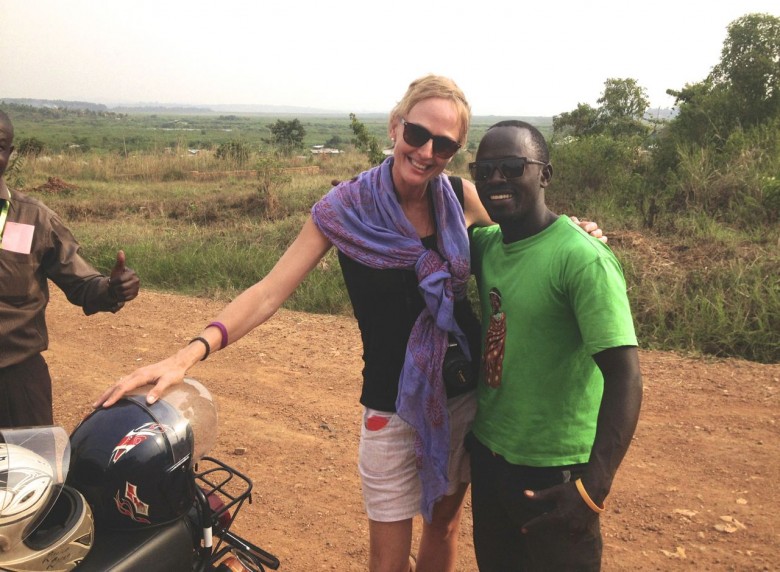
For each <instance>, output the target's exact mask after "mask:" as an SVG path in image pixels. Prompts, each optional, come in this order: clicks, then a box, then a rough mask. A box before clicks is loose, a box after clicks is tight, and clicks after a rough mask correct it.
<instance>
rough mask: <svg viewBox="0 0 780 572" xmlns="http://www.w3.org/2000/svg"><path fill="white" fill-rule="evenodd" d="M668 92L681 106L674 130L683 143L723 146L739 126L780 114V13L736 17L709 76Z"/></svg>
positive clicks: (757, 122) (763, 120) (672, 124)
mask: <svg viewBox="0 0 780 572" xmlns="http://www.w3.org/2000/svg"><path fill="white" fill-rule="evenodd" d="M666 92H667V93H668V94H669V95H672V96H674V98H675V105H676V106H677V107H678V110H679V113H678V115H677V117H676V118H675V120H674V121H672V123H671V125H670V130H671V131H672V132H673V135H674V137H675V139H676V140H679V141H681V142H684V143H695V144H697V145H708V144H715V145H716V146H718V147H722V146H723V145H724V144H725V142H726V140H728V138H729V136H730V135H731V133H732V132H734V131H735V130H737V129H750V128H752V127H756V126H758V125H762V124H766V123H768V122H770V121H773V120H774V119H776V118H778V117H780V18H776V17H774V16H770V15H768V14H748V15H746V16H743V17H742V18H739V19H737V20H735V21H734V22H732V23H731V24H729V27H728V35H727V37H726V40H725V41H724V42H723V49H722V50H721V60H720V62H719V63H718V64H716V65H715V66H714V67H713V68H712V71H711V72H710V74H709V75H708V76H707V78H706V79H704V80H703V81H701V82H698V83H694V84H686V85H685V87H683V88H682V89H681V90H672V89H668V90H666Z"/></svg>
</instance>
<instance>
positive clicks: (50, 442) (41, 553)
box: [0, 427, 94, 572]
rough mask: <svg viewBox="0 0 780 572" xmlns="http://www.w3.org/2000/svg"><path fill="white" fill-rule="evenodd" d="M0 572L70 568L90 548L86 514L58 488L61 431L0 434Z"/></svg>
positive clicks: (71, 493)
mask: <svg viewBox="0 0 780 572" xmlns="http://www.w3.org/2000/svg"><path fill="white" fill-rule="evenodd" d="M0 441H2V442H1V443H0V569H2V570H8V571H33V570H55V571H60V572H68V571H69V570H72V569H73V568H75V567H76V566H77V565H78V564H79V563H80V562H81V560H82V559H83V558H84V557H85V556H86V554H87V553H88V552H89V550H90V548H91V547H92V539H93V531H94V527H93V523H92V513H91V511H90V509H89V506H88V505H87V503H86V502H85V501H84V498H83V497H82V496H81V495H80V494H79V493H78V492H77V491H75V490H72V489H69V488H68V487H64V486H63V484H62V481H63V480H64V478H65V476H66V475H67V471H68V456H69V446H68V438H67V433H65V430H64V429H62V428H61V427H30V428H25V429H4V430H2V431H0Z"/></svg>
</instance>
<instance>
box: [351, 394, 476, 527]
mask: <svg viewBox="0 0 780 572" xmlns="http://www.w3.org/2000/svg"><path fill="white" fill-rule="evenodd" d="M447 409H448V410H449V413H450V458H449V464H448V469H447V476H448V479H449V487H448V489H447V494H448V495H451V494H454V493H455V491H456V490H457V489H458V487H459V486H460V484H461V483H468V482H470V481H471V471H470V468H469V458H468V454H467V453H466V450H465V449H464V447H463V440H464V438H465V437H466V434H467V433H468V432H469V430H470V429H471V424H472V422H473V421H474V415H475V414H476V412H477V392H476V391H471V392H469V393H466V394H464V395H459V396H457V397H453V398H452V399H450V400H448V402H447ZM414 438H415V431H414V429H412V427H411V426H410V425H409V424H407V423H406V422H405V421H404V420H402V419H401V418H400V417H398V415H396V414H395V413H389V412H385V411H377V410H375V409H370V408H368V407H366V408H365V411H364V413H363V426H362V430H361V432H360V449H359V452H358V469H359V471H360V481H361V484H362V486H363V501H364V502H365V505H366V513H367V514H368V518H370V519H371V520H374V521H377V522H397V521H399V520H406V519H409V518H413V517H414V516H415V515H417V514H420V497H421V487H420V477H419V475H418V472H417V465H416V459H415V454H414Z"/></svg>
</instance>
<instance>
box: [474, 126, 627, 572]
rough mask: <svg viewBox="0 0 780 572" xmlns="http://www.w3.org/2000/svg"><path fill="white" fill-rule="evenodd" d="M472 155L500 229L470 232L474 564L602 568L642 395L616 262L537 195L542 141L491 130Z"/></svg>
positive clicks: (544, 161) (524, 131) (522, 132)
mask: <svg viewBox="0 0 780 572" xmlns="http://www.w3.org/2000/svg"><path fill="white" fill-rule="evenodd" d="M476 159H477V160H476V161H475V162H474V163H472V164H471V165H469V168H470V170H471V175H472V178H473V179H474V182H475V183H476V187H477V191H478V193H479V197H480V200H481V201H482V203H483V204H484V205H485V208H486V209H487V212H488V214H489V215H490V217H491V219H492V220H494V221H495V222H497V223H498V226H492V227H486V228H475V229H473V230H472V231H471V240H472V268H473V271H474V273H475V274H476V276H477V283H478V286H479V294H480V299H481V301H482V315H483V341H484V344H483V375H482V381H483V382H484V383H481V384H480V387H479V408H478V412H477V417H476V419H475V421H474V426H473V430H472V431H473V432H472V434H471V435H470V436H469V438H468V442H467V445H468V447H469V449H470V451H471V471H472V507H473V513H474V546H475V550H476V554H477V563H478V565H479V569H480V571H481V572H491V571H500V572H507V571H514V570H524V571H525V570H575V569H576V570H598V569H599V568H600V564H601V547H602V541H601V533H600V528H599V516H598V513H599V512H601V511H602V510H603V506H604V499H605V498H606V496H607V494H608V493H609V490H610V487H611V485H612V480H613V478H614V476H615V472H616V471H617V469H618V466H619V465H620V462H621V461H622V459H623V456H624V455H625V453H626V451H627V449H628V446H629V444H630V442H631V438H632V436H633V434H634V430H635V428H636V423H637V420H638V417H639V409H640V405H641V401H642V381H641V374H640V370H639V359H638V353H637V347H636V346H637V341H636V335H635V333H634V326H633V319H632V316H631V310H630V307H629V303H628V298H627V296H626V285H625V280H624V278H623V273H622V270H621V267H620V263H619V262H618V261H617V259H616V258H615V256H614V255H613V253H612V251H611V250H610V249H609V248H608V247H607V246H606V245H605V244H604V243H603V242H600V241H599V240H597V239H595V238H593V237H590V236H588V234H587V233H585V232H584V231H582V230H581V229H580V228H579V227H578V226H577V225H576V224H574V223H573V222H572V221H571V220H570V219H569V217H566V216H560V217H559V216H558V215H557V214H555V213H553V212H552V211H551V210H550V209H549V208H548V207H547V205H546V203H545V196H544V190H545V188H546V187H547V186H548V185H549V183H550V180H551V178H552V174H553V168H552V165H551V164H550V162H549V151H548V148H547V143H546V141H545V139H544V137H543V136H542V134H541V133H540V132H539V130H538V129H536V128H535V127H533V126H532V125H529V124H528V123H525V122H522V121H503V122H500V123H497V124H496V125H494V126H493V127H491V128H490V129H489V130H488V132H487V133H486V134H485V136H484V138H483V139H482V141H481V142H480V145H479V149H478V151H477V157H476Z"/></svg>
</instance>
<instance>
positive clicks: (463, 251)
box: [312, 157, 471, 522]
mask: <svg viewBox="0 0 780 572" xmlns="http://www.w3.org/2000/svg"><path fill="white" fill-rule="evenodd" d="M392 167H393V158H392V157H390V158H388V159H387V160H385V162H384V163H382V164H381V165H380V166H379V167H375V168H373V169H370V170H368V171H364V172H363V173H361V174H360V175H359V176H358V177H356V178H355V179H352V180H351V181H346V182H343V183H341V184H339V185H338V186H337V187H334V188H333V189H332V190H331V191H330V192H329V193H328V194H327V195H326V196H325V197H323V199H322V200H320V201H319V202H318V203H317V204H315V205H314V207H313V208H312V218H313V220H314V223H315V224H316V225H317V227H318V228H319V229H320V231H321V232H322V233H323V234H324V235H325V236H326V237H328V239H329V240H330V241H331V242H332V243H333V244H334V245H335V246H336V248H338V249H339V250H340V251H341V252H343V253H344V254H346V255H347V256H349V257H350V258H352V259H353V260H356V261H357V262H360V263H361V264H364V265H365V266H368V267H370V268H377V269H387V268H398V269H406V270H412V269H414V270H415V271H416V273H417V280H418V282H419V288H420V292H421V294H422V297H423V300H424V301H425V308H424V309H423V311H422V312H421V313H420V316H419V317H418V318H417V321H416V322H415V324H414V327H413V328H412V332H411V335H410V336H409V343H408V344H407V346H406V357H405V359H404V366H403V369H402V370H401V378H400V381H399V384H398V397H397V399H396V403H395V406H396V411H397V413H398V415H399V417H401V419H403V420H404V421H406V422H407V423H408V424H409V425H411V426H412V427H413V428H414V429H415V430H416V432H417V437H416V439H415V454H416V456H417V469H418V471H419V473H420V481H421V483H422V500H421V507H420V510H421V512H422V515H423V517H424V518H425V519H426V520H427V521H428V522H430V521H431V517H432V515H433V505H434V504H435V503H436V501H438V500H439V499H440V498H441V497H443V496H444V494H445V493H446V491H447V485H448V481H447V463H448V459H449V450H450V429H449V414H448V411H447V396H446V394H445V391H444V382H443V381H442V373H441V372H442V363H443V362H444V353H445V352H446V350H447V346H448V332H451V333H452V335H453V336H454V338H455V339H456V340H457V341H458V343H459V344H460V346H461V348H463V350H464V352H465V353H466V356H467V357H469V358H470V357H471V356H470V355H469V349H468V344H467V343H466V339H465V336H464V335H463V332H462V331H461V330H460V328H459V327H458V325H457V323H456V322H455V316H454V306H455V299H461V298H463V297H465V295H466V283H467V281H468V278H469V272H470V270H469V262H470V261H469V241H468V235H467V233H466V223H465V219H464V217H463V209H462V208H461V206H460V203H458V199H457V197H456V196H455V192H454V191H453V190H452V186H451V185H450V181H449V179H448V178H447V177H446V176H444V175H439V176H438V177H436V178H435V179H433V180H432V181H431V183H430V192H431V196H432V199H433V205H434V209H433V210H434V216H435V219H436V229H437V234H436V241H437V248H438V250H439V252H440V253H441V256H440V255H439V254H438V253H437V252H435V251H433V250H428V249H426V248H425V247H423V245H422V242H421V241H420V238H419V237H418V236H417V231H415V229H414V227H413V226H412V224H411V223H410V222H409V220H408V219H407V218H406V215H404V212H403V210H402V209H401V205H400V204H399V202H398V199H397V198H396V195H395V190H394V187H393V178H392Z"/></svg>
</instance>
